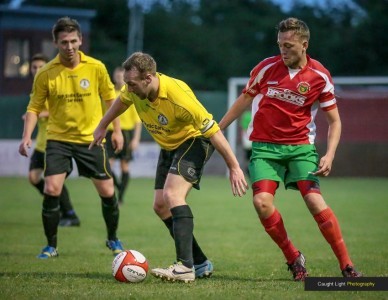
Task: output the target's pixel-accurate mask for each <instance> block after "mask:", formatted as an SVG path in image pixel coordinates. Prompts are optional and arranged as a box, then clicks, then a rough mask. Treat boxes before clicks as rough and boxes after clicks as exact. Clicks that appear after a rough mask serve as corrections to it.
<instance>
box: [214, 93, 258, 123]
mask: <svg viewBox="0 0 388 300" xmlns="http://www.w3.org/2000/svg"><path fill="white" fill-rule="evenodd" d="M252 99H253V98H252V97H251V96H250V95H247V94H241V95H240V96H239V97H238V98H237V99H236V102H234V104H233V105H232V107H231V108H230V109H229V110H228V111H227V112H226V114H225V115H224V116H223V118H222V120H221V121H220V122H219V123H218V125H219V126H220V128H221V130H225V129H226V128H227V127H228V126H229V125H230V124H231V123H232V122H233V121H234V120H236V119H237V118H238V117H240V116H241V115H242V113H243V112H244V111H246V110H247V108H248V107H249V105H251V104H252Z"/></svg>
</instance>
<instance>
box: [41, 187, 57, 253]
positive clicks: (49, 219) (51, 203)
mask: <svg viewBox="0 0 388 300" xmlns="http://www.w3.org/2000/svg"><path fill="white" fill-rule="evenodd" d="M59 218H60V211H59V196H50V195H47V194H44V198H43V206H42V220H43V228H44V233H45V235H46V238H47V243H48V245H49V246H51V247H54V248H56V247H57V233H58V224H59Z"/></svg>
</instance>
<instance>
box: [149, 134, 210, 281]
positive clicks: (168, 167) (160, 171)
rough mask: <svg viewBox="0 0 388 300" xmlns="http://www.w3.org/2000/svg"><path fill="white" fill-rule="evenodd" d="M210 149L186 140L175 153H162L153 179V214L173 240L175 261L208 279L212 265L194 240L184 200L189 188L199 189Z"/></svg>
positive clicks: (207, 144) (206, 144) (204, 143)
mask: <svg viewBox="0 0 388 300" xmlns="http://www.w3.org/2000/svg"><path fill="white" fill-rule="evenodd" d="M213 150H214V149H213V147H212V146H211V144H210V142H209V140H206V139H200V138H197V139H191V140H188V141H186V142H185V143H183V144H182V145H181V146H180V147H179V148H178V149H177V150H175V151H164V150H162V151H161V153H160V156H159V161H158V168H157V176H156V180H155V189H156V192H155V203H154V209H155V212H156V213H157V214H158V215H159V216H160V217H161V218H162V220H163V221H164V223H165V224H166V226H167V228H169V230H170V233H171V235H172V236H173V238H174V241H175V245H176V250H177V259H178V261H181V262H182V264H184V265H185V266H186V267H188V268H190V267H192V266H193V265H194V267H195V271H196V272H195V276H196V277H209V276H210V275H211V274H212V272H213V265H212V263H211V262H210V261H209V260H207V257H206V256H205V254H204V253H203V251H202V250H201V248H200V247H199V245H198V243H197V241H196V240H195V238H194V235H193V228H194V223H193V215H192V212H191V209H190V207H189V206H188V205H187V204H186V202H185V199H186V196H187V193H188V192H189V190H190V189H191V187H192V186H194V187H195V188H196V189H199V182H200V179H201V175H202V172H203V167H204V165H205V163H206V162H207V160H208V159H209V158H210V155H211V154H212V152H213ZM167 173H168V175H167ZM163 201H164V204H163ZM166 204H167V205H168V207H169V209H170V212H171V215H172V217H170V216H169V215H168V212H167V210H166V208H165V205H166ZM171 229H172V230H171ZM189 232H191V235H189ZM190 240H191V243H190ZM154 275H155V274H154ZM156 276H157V275H156ZM190 280H191V279H190Z"/></svg>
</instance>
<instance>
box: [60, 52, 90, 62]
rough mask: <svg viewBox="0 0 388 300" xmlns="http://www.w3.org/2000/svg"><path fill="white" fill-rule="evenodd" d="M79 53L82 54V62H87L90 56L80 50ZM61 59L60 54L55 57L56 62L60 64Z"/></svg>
mask: <svg viewBox="0 0 388 300" xmlns="http://www.w3.org/2000/svg"><path fill="white" fill-rule="evenodd" d="M78 53H79V54H80V62H87V61H88V58H87V56H86V55H85V54H84V53H83V52H82V51H79V50H78ZM60 63H61V61H60V60H59V54H57V56H56V57H55V58H54V64H60Z"/></svg>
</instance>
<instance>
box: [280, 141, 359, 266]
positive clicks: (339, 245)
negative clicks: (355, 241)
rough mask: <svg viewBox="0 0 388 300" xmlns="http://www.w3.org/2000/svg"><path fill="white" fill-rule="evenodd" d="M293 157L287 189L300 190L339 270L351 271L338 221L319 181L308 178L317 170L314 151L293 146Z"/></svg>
mask: <svg viewBox="0 0 388 300" xmlns="http://www.w3.org/2000/svg"><path fill="white" fill-rule="evenodd" d="M293 154H294V157H293V159H291V160H290V162H289V172H288V175H287V178H286V187H290V188H295V187H296V188H297V189H299V191H300V193H301V195H302V197H303V199H304V201H305V203H306V205H307V207H308V209H309V211H310V213H311V214H312V215H313V216H314V219H315V221H316V222H317V224H318V227H319V229H320V231H321V233H322V235H323V236H324V237H325V239H326V241H327V242H328V243H329V244H330V246H331V248H332V249H333V252H334V253H335V255H336V257H337V259H338V261H339V264H340V268H341V270H345V269H346V268H347V266H350V267H351V268H353V264H352V262H351V260H350V258H349V254H348V251H347V248H346V245H345V242H344V240H343V237H342V233H341V229H340V226H339V224H338V220H337V218H336V216H335V214H334V213H333V211H332V210H331V209H330V208H329V207H328V206H327V204H326V202H325V201H324V199H323V197H322V195H321V191H320V186H319V179H318V177H316V176H314V175H313V174H311V172H313V171H315V170H316V169H317V167H318V159H319V158H318V154H317V152H316V150H315V147H314V146H313V145H301V146H294V149H293ZM354 271H355V270H354ZM355 272H356V271H355Z"/></svg>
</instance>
